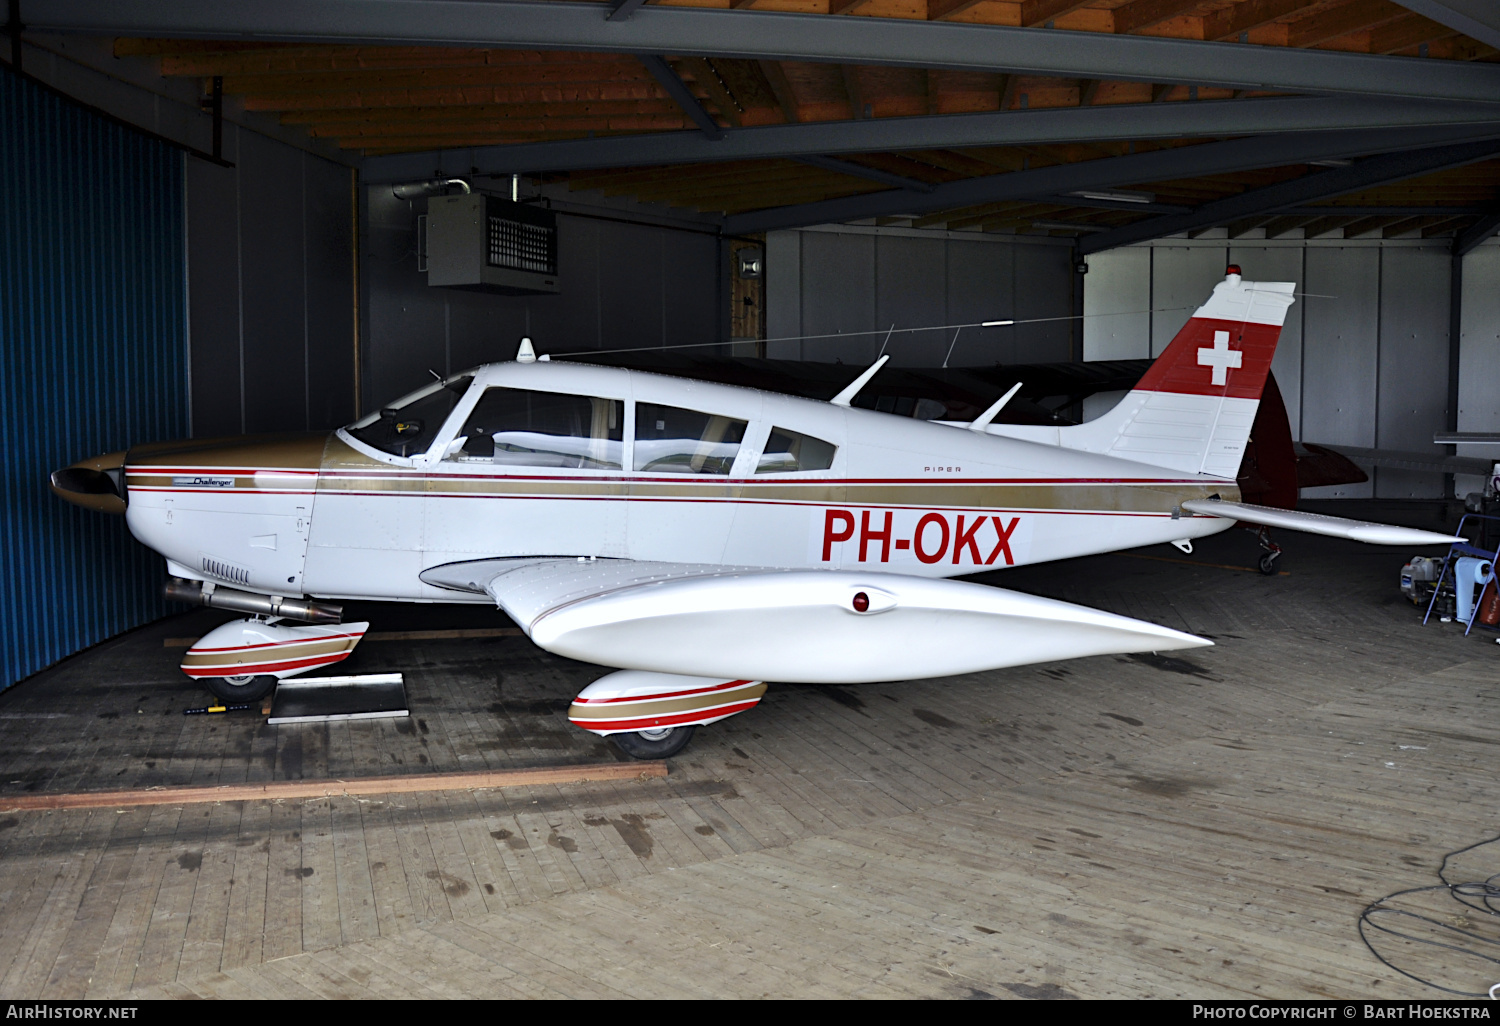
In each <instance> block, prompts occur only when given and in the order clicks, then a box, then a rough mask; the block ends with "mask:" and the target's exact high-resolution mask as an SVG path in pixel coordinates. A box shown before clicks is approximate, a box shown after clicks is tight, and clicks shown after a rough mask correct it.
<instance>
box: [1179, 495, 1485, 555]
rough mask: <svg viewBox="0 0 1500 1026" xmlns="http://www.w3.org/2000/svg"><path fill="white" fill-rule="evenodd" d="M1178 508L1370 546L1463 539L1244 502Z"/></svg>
mask: <svg viewBox="0 0 1500 1026" xmlns="http://www.w3.org/2000/svg"><path fill="white" fill-rule="evenodd" d="M1182 508H1183V509H1185V510H1187V511H1189V512H1191V513H1203V514H1206V515H1208V516H1211V517H1224V518H1225V519H1226V520H1240V521H1243V522H1245V523H1247V524H1262V525H1264V526H1266V527H1282V528H1286V529H1287V530H1289V531H1306V532H1308V533H1309V534H1326V535H1328V536H1329V537H1332V538H1348V539H1350V540H1351V541H1359V542H1367V543H1369V544H1371V545H1447V544H1449V543H1451V542H1461V541H1464V540H1465V539H1463V538H1459V537H1456V536H1455V535H1451V534H1438V533H1437V532H1436V531H1421V530H1418V529H1417V528H1415V527H1396V526H1393V525H1391V524H1376V523H1372V522H1370V521H1368V520H1348V519H1345V518H1344V517H1330V516H1325V515H1324V514H1322V513H1303V512H1301V511H1300V510H1295V509H1273V508H1271V507H1270V506H1252V505H1250V504H1249V503H1246V502H1225V501H1224V500H1222V499H1190V500H1188V501H1187V502H1184V503H1183V504H1182Z"/></svg>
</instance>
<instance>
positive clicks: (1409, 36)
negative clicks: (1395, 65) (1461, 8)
mask: <svg viewBox="0 0 1500 1026" xmlns="http://www.w3.org/2000/svg"><path fill="white" fill-rule="evenodd" d="M1458 34H1459V33H1457V32H1455V31H1454V30H1453V29H1451V28H1449V27H1448V26H1446V25H1440V24H1438V23H1437V22H1435V21H1433V20H1432V19H1431V18H1424V17H1422V16H1421V15H1420V14H1408V15H1407V16H1406V17H1404V18H1398V19H1397V20H1396V21H1392V22H1388V23H1386V24H1384V25H1382V26H1380V27H1379V28H1377V29H1372V30H1371V31H1370V52H1371V53H1397V52H1398V51H1401V50H1406V49H1410V48H1411V47H1413V46H1421V45H1422V44H1423V43H1435V42H1437V41H1438V40H1439V39H1452V38H1453V37H1454V36H1456V35H1458Z"/></svg>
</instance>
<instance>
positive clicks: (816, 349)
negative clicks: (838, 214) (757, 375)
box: [800, 232, 884, 364]
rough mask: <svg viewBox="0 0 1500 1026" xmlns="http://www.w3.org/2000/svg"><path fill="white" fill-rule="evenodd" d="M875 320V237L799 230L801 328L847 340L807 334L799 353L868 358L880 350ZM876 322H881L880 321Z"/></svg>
mask: <svg viewBox="0 0 1500 1026" xmlns="http://www.w3.org/2000/svg"><path fill="white" fill-rule="evenodd" d="M876 327H877V325H876V323H875V236H873V235H854V234H850V235H844V234H836V233H833V232H803V233H802V333H803V334H804V335H835V334H840V333H850V332H861V333H865V334H858V335H856V336H855V337H854V338H850V339H837V338H834V339H828V338H823V339H808V340H807V341H804V342H803V343H802V352H801V354H800V355H801V358H802V359H804V360H815V361H819V362H829V363H831V362H832V361H834V360H842V361H843V362H844V363H857V364H865V363H869V362H870V361H871V360H873V359H874V358H875V353H876V352H877V351H878V350H879V349H880V339H879V337H878V336H875V335H872V334H868V333H869V332H872V331H874V330H875V328H876ZM880 327H884V325H881V326H880Z"/></svg>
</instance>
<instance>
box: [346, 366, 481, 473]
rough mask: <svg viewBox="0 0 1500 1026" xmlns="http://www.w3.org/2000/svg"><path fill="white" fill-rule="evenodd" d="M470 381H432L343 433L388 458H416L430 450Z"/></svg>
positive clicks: (470, 378) (463, 378)
mask: <svg viewBox="0 0 1500 1026" xmlns="http://www.w3.org/2000/svg"><path fill="white" fill-rule="evenodd" d="M473 380H474V378H473V376H472V375H469V374H462V375H460V376H458V377H456V378H449V379H448V380H446V381H435V382H433V383H432V384H430V385H428V386H427V387H426V388H422V389H418V390H417V391H415V392H413V393H411V394H410V395H406V396H402V397H401V398H400V399H397V400H396V401H395V402H393V403H391V404H390V405H388V406H385V407H383V408H381V409H380V410H379V411H377V412H375V413H372V414H370V415H369V416H368V417H365V418H363V419H362V420H357V421H355V422H354V423H353V424H351V425H349V427H348V428H346V429H345V430H347V431H348V432H349V433H350V434H351V435H353V436H354V437H355V438H357V439H359V440H360V441H361V442H364V443H365V444H366V445H371V446H374V447H375V448H377V449H379V450H381V451H382V452H388V453H390V454H391V455H392V456H408V457H410V456H420V455H422V454H423V453H424V452H426V451H427V450H428V449H429V448H430V447H431V446H432V443H433V440H434V439H435V438H436V437H437V433H438V431H440V430H441V429H442V427H443V422H444V421H446V420H447V419H448V415H449V414H450V413H452V412H453V407H455V406H456V405H458V401H459V400H460V399H462V398H463V395H464V393H465V392H467V391H468V390H469V385H470V383H471V382H472V381H473Z"/></svg>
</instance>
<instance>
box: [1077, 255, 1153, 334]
mask: <svg viewBox="0 0 1500 1026" xmlns="http://www.w3.org/2000/svg"><path fill="white" fill-rule="evenodd" d="M1083 282H1084V285H1083V358H1084V360H1085V361H1089V360H1142V359H1145V358H1146V357H1148V356H1150V355H1151V314H1150V313H1149V312H1148V311H1149V310H1150V309H1151V250H1150V249H1149V248H1147V247H1144V246H1141V247H1127V248H1125V249H1112V250H1109V251H1107V252H1104V253H1095V254H1094V255H1093V256H1091V257H1089V273H1088V274H1086V275H1084V279H1083Z"/></svg>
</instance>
